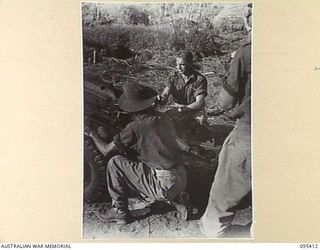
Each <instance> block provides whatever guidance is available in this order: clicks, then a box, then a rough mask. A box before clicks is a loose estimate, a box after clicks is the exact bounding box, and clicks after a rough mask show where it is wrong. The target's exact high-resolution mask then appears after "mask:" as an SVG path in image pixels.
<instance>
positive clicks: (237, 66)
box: [222, 42, 251, 131]
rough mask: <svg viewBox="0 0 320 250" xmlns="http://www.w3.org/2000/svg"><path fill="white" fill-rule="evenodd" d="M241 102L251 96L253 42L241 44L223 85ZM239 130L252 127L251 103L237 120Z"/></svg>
mask: <svg viewBox="0 0 320 250" xmlns="http://www.w3.org/2000/svg"><path fill="white" fill-rule="evenodd" d="M222 87H223V88H224V90H226V91H227V92H228V93H229V94H230V95H231V96H233V97H235V98H236V100H237V102H238V103H239V104H241V103H242V102H243V101H245V100H246V99H247V98H248V97H250V96H251V42H247V43H245V44H244V45H243V46H241V47H240V48H239V49H238V50H237V52H236V54H235V56H234V58H233V60H232V62H231V65H230V69H229V72H228V78H227V81H226V82H225V83H224V84H223V86H222ZM236 128H237V129H238V130H244V131H250V129H251V104H250V103H249V105H247V106H246V111H245V114H244V115H243V116H242V117H241V118H240V119H238V120H237V122H236Z"/></svg>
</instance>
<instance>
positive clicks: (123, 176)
mask: <svg viewBox="0 0 320 250" xmlns="http://www.w3.org/2000/svg"><path fill="white" fill-rule="evenodd" d="M186 185H187V174H186V170H185V168H184V167H183V166H182V165H178V166H177V167H175V168H173V169H170V170H157V169H152V168H150V167H148V166H146V165H145V164H144V163H142V162H137V161H132V160H129V159H127V158H125V157H123V156H120V155H118V156H114V157H113V158H111V159H110V161H109V163H108V166H107V186H108V191H109V193H110V196H111V198H112V202H113V205H115V206H116V207H118V208H121V209H128V208H127V207H128V198H130V197H139V198H142V199H143V200H146V201H148V202H152V201H161V200H165V201H172V200H174V198H176V196H177V195H179V194H180V193H181V191H183V190H184V189H185V188H186Z"/></svg>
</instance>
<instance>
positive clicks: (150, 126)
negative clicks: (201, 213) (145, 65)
mask: <svg viewBox="0 0 320 250" xmlns="http://www.w3.org/2000/svg"><path fill="white" fill-rule="evenodd" d="M156 98H157V92H156V91H154V90H153V89H151V88H149V87H146V86H143V85H140V84H126V85H124V87H123V95H122V96H121V97H120V98H119V106H120V108H121V109H123V110H124V111H127V112H130V113H132V115H133V118H134V119H133V122H131V123H129V124H128V125H127V126H126V127H125V128H124V129H123V130H122V131H121V132H120V133H119V134H118V135H116V136H115V137H114V138H113V142H111V143H109V144H106V143H104V142H103V141H102V140H101V139H100V137H99V135H98V134H97V133H95V132H94V131H90V132H89V133H88V135H89V136H90V137H91V138H92V139H93V141H94V142H95V144H96V146H97V148H98V149H99V150H100V151H101V152H102V154H103V155H104V156H107V155H108V154H110V153H111V152H113V151H115V150H118V152H120V153H121V155H118V156H114V157H113V158H111V159H110V161H109V163H108V166H107V171H106V172H107V177H106V178H107V186H108V191H109V193H110V196H111V198H112V205H113V206H112V209H110V210H108V211H105V212H101V211H99V212H97V213H96V215H97V217H98V218H100V219H101V220H103V221H105V222H117V223H118V224H127V223H130V222H132V221H133V218H132V216H131V215H130V214H129V210H128V198H129V195H130V196H131V195H132V194H135V195H137V196H140V197H143V198H145V199H147V200H148V201H169V202H170V201H173V200H174V199H175V197H177V196H178V195H179V194H180V193H181V191H183V190H184V189H185V188H186V183H187V177H186V171H185V169H184V167H183V166H182V165H181V163H180V161H179V149H178V146H177V143H176V134H175V130H174V128H173V125H172V122H171V120H170V119H169V118H168V117H167V116H166V115H165V114H163V113H159V112H157V111H155V110H154V109H153V105H154V103H155V101H156ZM129 151H133V152H134V154H135V155H136V157H135V159H130V158H129V157H128V152H129Z"/></svg>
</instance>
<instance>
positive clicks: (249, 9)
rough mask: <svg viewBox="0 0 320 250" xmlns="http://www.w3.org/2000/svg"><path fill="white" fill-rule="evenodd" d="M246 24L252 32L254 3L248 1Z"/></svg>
mask: <svg viewBox="0 0 320 250" xmlns="http://www.w3.org/2000/svg"><path fill="white" fill-rule="evenodd" d="M244 24H245V27H246V29H247V30H248V31H249V32H250V31H251V28H252V3H248V4H247V5H246V6H245V8H244Z"/></svg>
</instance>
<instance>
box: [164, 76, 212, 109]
mask: <svg viewBox="0 0 320 250" xmlns="http://www.w3.org/2000/svg"><path fill="white" fill-rule="evenodd" d="M167 87H168V88H169V94H171V95H172V97H173V100H174V102H176V103H178V104H183V105H189V104H191V103H193V102H195V101H196V97H197V96H198V95H201V94H204V96H207V94H208V93H207V89H208V83H207V79H206V77H204V76H203V75H201V74H200V73H199V72H197V71H196V70H193V73H192V75H191V76H190V77H189V79H188V80H187V81H186V82H185V80H184V79H183V77H182V74H180V73H177V72H174V73H172V74H171V75H170V76H169V80H168V84H167Z"/></svg>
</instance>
